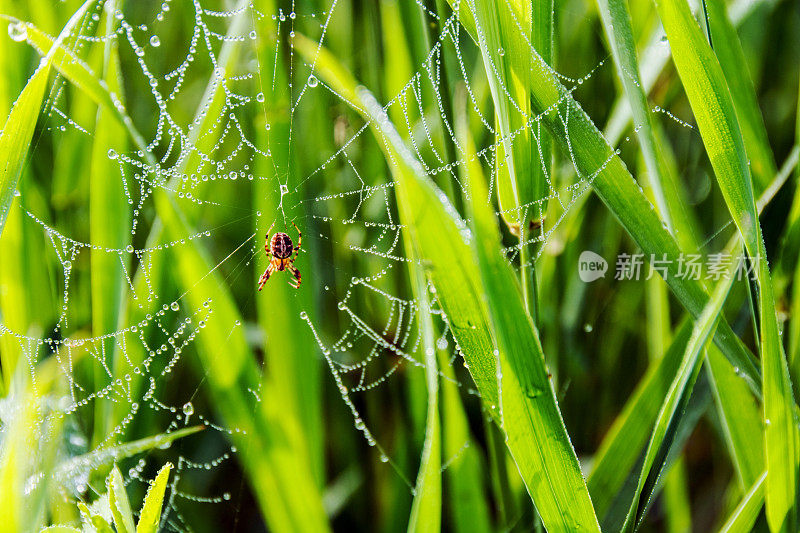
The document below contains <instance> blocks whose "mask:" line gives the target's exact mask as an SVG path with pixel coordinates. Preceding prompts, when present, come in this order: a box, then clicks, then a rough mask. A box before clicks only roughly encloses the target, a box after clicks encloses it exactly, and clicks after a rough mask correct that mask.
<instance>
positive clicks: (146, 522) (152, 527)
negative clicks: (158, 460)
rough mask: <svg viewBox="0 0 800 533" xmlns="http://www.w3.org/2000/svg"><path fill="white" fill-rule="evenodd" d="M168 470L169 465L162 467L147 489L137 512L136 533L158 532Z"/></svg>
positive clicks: (169, 468) (170, 468)
mask: <svg viewBox="0 0 800 533" xmlns="http://www.w3.org/2000/svg"><path fill="white" fill-rule="evenodd" d="M170 470H172V464H171V463H167V464H165V465H164V466H162V467H161V470H159V471H158V474H157V475H156V479H155V480H154V481H153V483H152V484H151V485H150V486H149V487H148V488H147V494H146V495H145V497H144V503H143V504H142V510H141V511H140V512H139V523H138V524H136V533H156V531H158V524H159V522H160V521H161V508H162V506H163V504H164V493H165V492H166V490H167V481H168V480H169V472H170Z"/></svg>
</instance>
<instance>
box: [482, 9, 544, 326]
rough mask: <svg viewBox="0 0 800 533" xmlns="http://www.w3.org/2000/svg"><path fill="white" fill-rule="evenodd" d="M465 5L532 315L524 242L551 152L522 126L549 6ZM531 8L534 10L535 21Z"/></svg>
mask: <svg viewBox="0 0 800 533" xmlns="http://www.w3.org/2000/svg"><path fill="white" fill-rule="evenodd" d="M470 4H471V6H472V7H474V9H475V17H476V21H477V25H476V28H477V29H479V30H480V31H478V39H477V43H478V46H479V48H480V51H481V56H482V58H483V64H484V71H485V72H486V75H487V78H488V80H489V88H490V91H491V95H492V101H493V102H494V116H495V126H496V128H497V131H496V132H495V136H496V143H497V145H498V147H497V153H496V160H495V161H496V163H495V165H494V166H495V171H496V178H497V199H498V203H499V206H500V212H501V213H502V217H503V220H504V221H505V223H506V225H507V226H508V228H509V230H510V231H511V233H512V234H513V235H515V236H516V237H517V238H518V239H519V256H520V276H521V280H522V288H523V295H524V298H525V302H526V308H527V309H528V310H529V312H531V314H532V315H535V312H534V310H535V309H536V302H535V300H536V296H535V287H534V283H535V280H534V278H533V276H532V275H531V274H530V273H529V271H530V270H532V265H529V264H528V263H529V261H530V257H529V255H530V250H529V248H530V246H529V244H531V243H532V242H535V240H536V238H535V237H533V238H531V229H530V228H536V227H541V225H542V217H543V216H544V212H545V208H546V202H545V200H544V199H545V198H546V197H547V195H548V193H549V186H550V179H549V178H550V176H549V173H550V168H549V167H550V161H549V158H550V152H549V150H548V151H545V150H544V147H546V148H548V149H549V147H550V146H549V137H548V138H547V139H543V140H544V142H545V144H544V145H540V144H538V141H539V140H538V139H536V135H535V134H534V131H533V129H532V128H529V127H526V124H527V123H528V122H529V121H530V118H531V116H532V110H531V102H530V98H529V94H530V90H531V83H532V79H531V76H533V75H534V73H533V70H532V69H531V68H530V67H526V66H527V65H531V64H532V57H531V56H532V54H533V53H534V52H533V50H534V49H533V44H534V43H533V41H532V37H533V38H534V39H535V42H536V43H537V44H540V45H541V44H544V43H547V42H548V41H549V40H550V39H552V6H549V9H548V6H546V5H545V4H548V2H536V4H538V5H537V6H536V8H534V5H533V3H530V2H523V1H519V0H506V1H504V2H491V1H487V0H475V1H473V2H471V3H470ZM534 9H535V10H536V14H537V15H539V16H538V17H537V19H536V20H535V22H534V20H533V11H534ZM542 15H544V16H542ZM551 51H552V47H551V46H550V47H545V49H544V52H545V54H548V53H550V52H551ZM545 134H546V132H545ZM535 140H536V141H537V142H536V143H535V142H534V141H535ZM540 147H541V148H542V149H541V152H540Z"/></svg>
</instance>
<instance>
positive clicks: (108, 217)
mask: <svg viewBox="0 0 800 533" xmlns="http://www.w3.org/2000/svg"><path fill="white" fill-rule="evenodd" d="M114 11H115V9H113V4H111V5H110V6H108V9H107V13H106V18H105V23H106V26H107V27H108V28H109V30H108V31H109V32H111V31H113V28H114V27H115V26H116V24H115V22H116V17H115V16H114ZM103 65H104V67H103V70H104V72H103V79H104V81H105V84H106V87H107V88H108V90H109V91H110V92H112V93H114V94H117V95H118V97H120V98H121V96H122V85H121V78H120V76H121V72H120V65H119V56H118V51H117V41H116V39H109V40H107V41H106V42H105V49H104V61H103ZM127 137H128V136H127V132H126V130H125V127H124V126H123V125H122V123H120V122H119V120H118V118H117V117H115V116H114V114H113V112H112V111H111V110H110V109H108V108H107V107H104V106H99V108H98V110H97V121H96V125H95V131H94V142H93V144H92V148H91V167H90V187H89V236H90V240H91V243H92V245H93V246H92V249H91V256H90V257H91V287H92V289H91V290H92V334H93V335H94V336H96V337H101V336H104V335H107V334H109V333H113V332H114V331H117V330H118V329H120V325H121V319H122V317H123V315H124V304H125V295H126V293H127V287H128V284H127V278H126V269H127V268H128V267H127V265H125V264H124V261H125V259H124V258H126V257H127V255H122V254H115V253H108V251H107V250H108V249H109V248H110V249H115V250H125V249H126V247H127V246H128V244H130V242H131V212H130V211H131V206H130V205H129V204H128V195H127V191H126V184H125V177H124V176H125V174H126V173H125V172H124V171H121V169H120V164H119V163H118V162H117V155H116V154H122V153H125V152H126V151H127V147H128V143H127ZM102 342H103V343H104V345H105V346H104V348H103V350H102V353H103V354H105V355H106V356H107V357H108V356H111V357H112V359H111V364H110V365H109V367H110V368H111V369H112V373H113V374H114V376H115V377H121V375H122V374H123V373H125V372H124V370H125V368H124V366H125V365H127V361H126V360H125V359H124V358H122V357H121V353H120V352H119V350H118V349H117V346H116V342H115V341H114V338H113V336H109V338H108V339H107V340H105V341H102ZM119 359H122V361H120V360H119ZM121 367H122V368H121ZM110 379H114V378H109V377H108V376H107V375H106V374H105V370H104V369H103V368H102V367H99V368H97V374H96V380H97V381H96V382H95V389H96V390H100V389H102V388H103V387H105V386H106V385H107V383H106V380H110ZM126 409H127V406H126V405H119V407H118V408H116V409H115V408H114V407H112V408H111V409H108V408H107V406H104V405H103V404H102V403H100V404H98V405H97V406H96V408H95V415H96V416H95V423H96V424H97V428H96V431H95V432H94V434H95V435H96V438H97V439H98V440H97V441H96V442H99V441H100V440H102V439H104V438H105V436H106V434H107V430H108V429H109V428H112V427H114V426H115V425H116V424H117V423H118V422H119V420H120V419H121V418H122V417H123V416H124V414H125V412H126ZM114 411H116V413H114ZM112 413H114V414H112Z"/></svg>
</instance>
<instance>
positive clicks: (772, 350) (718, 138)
mask: <svg viewBox="0 0 800 533" xmlns="http://www.w3.org/2000/svg"><path fill="white" fill-rule="evenodd" d="M656 5H657V8H658V11H659V15H660V17H661V21H662V23H663V24H664V28H665V30H666V32H667V36H668V38H669V41H670V45H671V47H672V52H673V59H674V61H675V66H676V68H677V70H678V74H679V75H680V77H681V80H682V81H683V85H684V88H685V90H686V94H687V96H688V98H689V102H690V104H691V106H692V110H693V112H694V114H695V118H696V120H697V124H698V127H699V129H700V134H701V136H702V138H703V143H704V145H705V147H706V152H707V153H708V156H709V159H710V160H711V164H712V166H713V167H714V172H715V174H716V177H717V182H718V183H719V185H720V189H721V190H722V194H723V196H724V198H725V201H726V203H727V204H728V210H729V211H730V213H731V217H732V218H733V221H734V223H735V224H736V226H737V227H738V229H739V232H740V233H741V234H742V237H743V239H744V244H745V246H746V248H747V252H748V254H749V255H750V257H752V258H754V260H755V262H756V272H757V277H758V287H759V289H760V291H759V298H758V300H759V313H758V314H759V317H760V336H761V358H762V363H761V366H762V373H763V387H762V388H763V397H764V422H765V426H766V427H765V443H766V464H767V465H768V468H767V483H766V503H767V505H766V507H767V519H768V522H769V525H770V528H771V529H772V530H773V531H776V530H780V529H782V528H784V527H787V526H788V527H789V528H792V527H793V525H792V524H793V523H794V520H795V518H794V514H795V513H794V511H792V512H791V513H790V510H792V509H793V504H794V501H795V494H796V491H797V453H796V451H797V428H796V426H795V424H794V421H793V415H792V409H793V406H794V399H793V397H792V386H791V383H790V380H789V370H788V366H787V363H786V358H785V356H784V353H783V347H782V345H781V342H780V337H779V334H778V322H777V316H776V313H775V302H774V296H773V288H772V282H771V280H770V274H769V266H768V264H767V253H766V250H765V247H764V240H763V238H762V236H761V228H760V225H759V222H758V215H757V210H756V205H755V199H754V196H753V188H752V182H751V179H750V171H749V168H748V165H747V155H746V153H745V148H744V143H743V141H742V134H741V130H740V128H739V123H738V121H737V118H736V113H735V110H734V106H733V101H732V99H731V96H730V92H729V90H728V86H727V84H726V81H725V77H724V75H723V73H722V68H721V67H720V64H719V62H718V61H717V58H716V56H715V55H714V52H713V51H712V50H711V48H710V47H709V45H708V43H707V42H706V40H705V37H704V36H703V34H702V31H701V30H700V28H699V27H698V25H697V22H696V21H695V20H694V18H693V17H692V14H691V12H690V11H689V7H688V5H686V4H685V3H684V2H682V1H678V0H657V2H656Z"/></svg>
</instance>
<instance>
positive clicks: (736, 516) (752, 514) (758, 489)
mask: <svg viewBox="0 0 800 533" xmlns="http://www.w3.org/2000/svg"><path fill="white" fill-rule="evenodd" d="M766 479H767V473H766V472H764V473H762V474H761V475H760V476H759V477H758V479H756V480H755V482H754V483H753V485H752V486H751V487H750V490H748V491H747V494H745V496H744V498H742V501H741V502H739V505H737V506H736V509H734V511H733V512H732V513H731V515H730V516H729V517H728V519H727V520H726V521H725V524H724V525H723V526H722V528H720V533H748V532H749V531H752V530H753V524H755V522H756V519H757V518H758V513H759V512H761V507H762V506H763V505H764V485H765V484H766Z"/></svg>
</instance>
